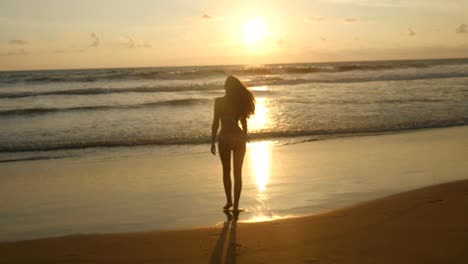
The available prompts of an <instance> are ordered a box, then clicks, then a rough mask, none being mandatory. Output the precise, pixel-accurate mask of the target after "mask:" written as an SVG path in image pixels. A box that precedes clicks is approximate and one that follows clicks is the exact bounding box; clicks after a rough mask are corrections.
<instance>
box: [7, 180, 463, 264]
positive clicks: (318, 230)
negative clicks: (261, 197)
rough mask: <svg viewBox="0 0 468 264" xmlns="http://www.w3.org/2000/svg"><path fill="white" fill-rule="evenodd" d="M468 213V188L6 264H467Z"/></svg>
mask: <svg viewBox="0 0 468 264" xmlns="http://www.w3.org/2000/svg"><path fill="white" fill-rule="evenodd" d="M467 208H468V180H464V181H457V182H452V183H446V184H441V185H436V186H431V187H427V188H423V189H418V190H414V191H409V192H405V193H401V194H397V195H393V196H389V197H386V198H382V199H378V200H375V201H371V202H366V203H362V204H358V205H355V206H352V207H348V208H344V209H340V210H335V211H331V212H328V213H323V214H319V215H312V216H306V217H299V218H290V219H284V220H277V221H270V222H261V223H241V222H235V221H234V220H233V221H231V222H229V221H226V222H225V224H224V225H223V226H220V227H213V228H203V229H191V230H179V231H158V232H142V233H126V234H103V235H75V236H67V237H60V238H48V239H40V240H32V241H21V242H10V243H0V263H207V262H208V263H236V262H237V263H468V210H467ZM123 213H124V212H123Z"/></svg>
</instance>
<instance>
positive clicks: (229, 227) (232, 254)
mask: <svg viewBox="0 0 468 264" xmlns="http://www.w3.org/2000/svg"><path fill="white" fill-rule="evenodd" d="M224 214H225V215H226V217H227V219H226V221H224V224H223V229H222V230H221V234H220V235H219V238H218V241H217V242H216V246H215V248H214V250H213V253H212V254H211V259H210V263H211V264H220V263H236V247H237V243H236V232H237V219H238V217H239V212H235V213H231V212H230V211H228V210H225V211H224ZM228 231H229V232H228ZM228 236H229V238H228ZM226 242H228V243H227V248H226V246H225V244H226ZM225 248H226V250H225ZM223 259H224V262H223Z"/></svg>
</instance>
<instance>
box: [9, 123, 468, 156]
mask: <svg viewBox="0 0 468 264" xmlns="http://www.w3.org/2000/svg"><path fill="white" fill-rule="evenodd" d="M463 125H468V118H462V119H451V120H434V121H425V122H404V123H399V124H396V125H393V126H383V127H368V128H356V129H336V130H298V131H270V132H258V133H251V134H249V138H250V139H252V140H270V139H275V138H299V137H301V138H302V141H310V140H323V139H329V138H336V137H350V136H363V135H369V134H376V133H392V132H393V133H397V132H404V131H409V130H417V129H426V128H440V127H452V126H463ZM307 137H308V138H307ZM210 140H211V137H209V136H196V137H170V138H163V137H158V138H140V139H135V138H131V139H115V140H112V139H102V140H89V141H86V140H82V141H79V142H57V141H49V142H41V143H38V144H31V143H27V144H20V143H18V144H2V145H0V152H33V151H54V150H72V149H87V148H109V147H136V146H146V145H197V144H208V143H209V142H210Z"/></svg>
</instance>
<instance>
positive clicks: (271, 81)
mask: <svg viewBox="0 0 468 264" xmlns="http://www.w3.org/2000/svg"><path fill="white" fill-rule="evenodd" d="M464 77H468V72H450V73H423V74H419V73H418V74H416V73H415V74H402V75H398V74H388V75H366V76H325V77H319V78H317V77H312V78H280V77H261V78H255V79H247V80H245V81H244V82H245V84H246V85H247V86H250V87H256V86H278V85H299V84H306V83H359V82H378V81H410V80H430V79H443V78H464ZM222 89H223V84H222V83H208V84H192V85H180V86H140V87H127V88H101V87H96V88H78V89H73V88H71V89H68V90H52V91H41V92H33V91H21V92H0V99H1V98H23V97H34V96H56V95H58V96H67V95H96V94H113V93H158V92H165V93H167V92H190V91H197V92H203V91H216V90H222Z"/></svg>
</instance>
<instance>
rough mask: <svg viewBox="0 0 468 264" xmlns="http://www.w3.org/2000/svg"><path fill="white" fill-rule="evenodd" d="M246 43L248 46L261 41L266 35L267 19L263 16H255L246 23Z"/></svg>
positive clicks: (244, 30)
mask: <svg viewBox="0 0 468 264" xmlns="http://www.w3.org/2000/svg"><path fill="white" fill-rule="evenodd" d="M243 32H244V38H243V40H244V43H245V45H247V46H251V45H254V44H256V43H258V42H259V41H261V40H262V39H263V38H264V37H265V35H266V29H265V20H264V19H263V18H261V17H257V18H254V19H252V20H250V21H248V22H247V23H245V24H244V27H243Z"/></svg>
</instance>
